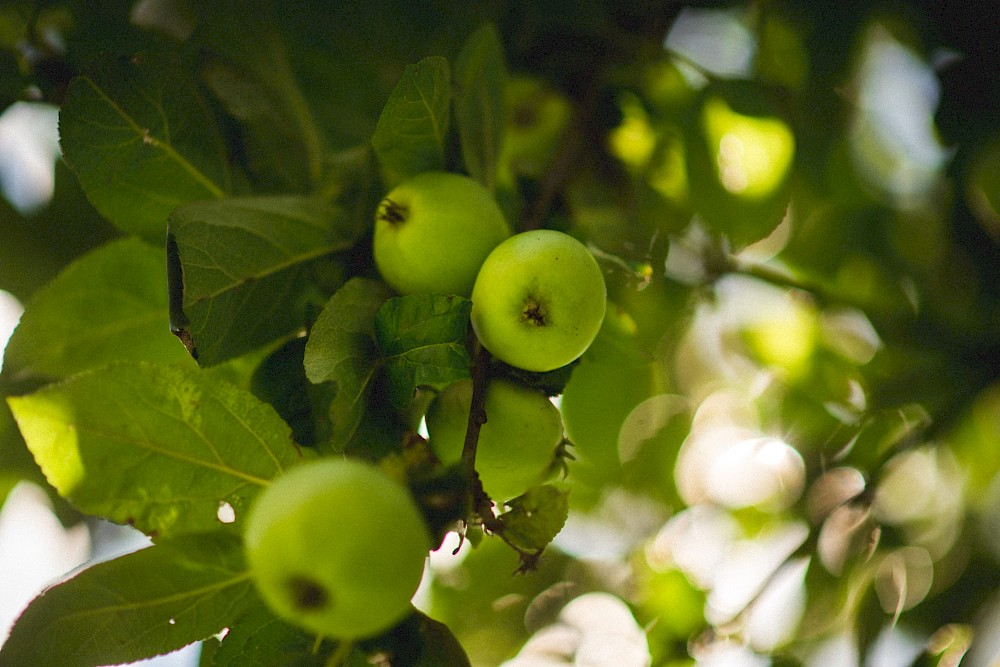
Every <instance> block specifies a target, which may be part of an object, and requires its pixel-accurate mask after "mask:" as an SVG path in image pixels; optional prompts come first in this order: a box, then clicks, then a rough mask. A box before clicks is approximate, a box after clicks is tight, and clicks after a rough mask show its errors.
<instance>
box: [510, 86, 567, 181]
mask: <svg viewBox="0 0 1000 667" xmlns="http://www.w3.org/2000/svg"><path fill="white" fill-rule="evenodd" d="M504 99H505V101H506V104H507V118H506V122H505V124H504V137H503V145H502V147H501V150H500V160H499V162H500V164H501V165H502V166H504V167H506V168H508V169H510V170H511V172H513V173H516V174H523V175H525V176H530V177H533V178H538V177H540V176H541V175H542V174H543V173H544V171H545V170H546V169H547V168H548V166H549V164H550V163H551V162H552V158H553V157H554V155H555V153H556V150H557V149H558V147H559V142H560V141H561V140H562V137H563V134H564V133H565V131H566V126H567V125H568V124H569V119H570V114H571V111H572V106H571V105H570V103H569V101H568V100H567V99H566V97H565V96H564V95H562V94H561V93H559V92H558V91H556V90H554V89H553V88H551V87H550V86H548V85H547V84H546V83H545V82H544V81H543V80H541V79H538V78H534V77H528V76H514V77H511V78H510V79H509V80H508V81H507V86H506V87H505V89H504Z"/></svg>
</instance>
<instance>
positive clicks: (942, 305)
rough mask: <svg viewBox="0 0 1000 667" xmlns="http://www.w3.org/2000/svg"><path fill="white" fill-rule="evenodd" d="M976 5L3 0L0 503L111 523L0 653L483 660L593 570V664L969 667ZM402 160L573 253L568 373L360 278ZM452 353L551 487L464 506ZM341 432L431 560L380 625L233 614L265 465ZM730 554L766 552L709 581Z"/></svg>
mask: <svg viewBox="0 0 1000 667" xmlns="http://www.w3.org/2000/svg"><path fill="white" fill-rule="evenodd" d="M994 14H995V12H994V11H988V10H987V9H986V8H985V7H980V5H979V4H977V3H975V2H972V3H961V6H957V3H940V4H937V3H923V2H909V3H908V2H896V3H868V2H834V3H811V2H798V1H795V0H768V1H762V2H727V3H702V2H693V3H686V2H668V1H666V0H628V1H625V2H602V1H600V0H585V1H583V2H572V3H570V2H507V3H497V2H485V1H482V2H480V1H473V2H468V3H462V7H461V9H460V10H459V9H456V8H455V7H453V6H451V5H449V4H448V3H441V2H430V1H423V0H421V1H417V2H405V3H403V2H385V1H381V0H373V1H371V2H365V3H352V2H344V3H330V2H295V3H281V2H274V3H267V2H264V0H245V1H238V0H218V1H213V2H205V3H201V2H195V1H193V0H142V1H141V2H121V1H114V0H10V1H8V2H5V3H4V4H3V5H2V6H0V106H2V107H3V108H7V107H9V106H10V105H13V104H14V103H15V102H20V103H25V102H27V103H34V104H50V105H55V106H57V107H58V109H59V111H58V113H59V141H60V148H61V152H62V158H61V159H60V161H59V163H58V164H57V165H56V175H55V191H54V195H53V197H52V200H51V202H50V203H49V204H47V205H46V206H45V207H44V208H42V209H41V210H38V211H32V212H30V213H24V212H20V211H17V210H15V209H14V208H13V207H11V206H10V205H8V204H7V203H5V202H0V288H2V289H4V290H6V291H8V292H10V293H12V294H14V295H15V296H17V297H18V298H19V299H20V300H22V301H23V302H24V303H25V304H26V310H25V313H24V315H23V317H22V319H21V321H20V324H19V326H18V328H17V330H16V331H15V333H14V335H13V337H12V339H11V340H10V342H9V344H8V346H7V348H6V352H5V355H4V360H3V371H2V375H0V390H2V392H3V394H4V396H5V397H6V400H5V401H3V402H0V491H2V492H3V493H4V494H6V492H7V491H8V490H9V489H10V488H11V487H12V486H13V484H14V483H16V482H17V481H19V480H30V481H34V482H36V483H39V484H41V485H43V486H45V488H47V489H48V490H49V491H50V492H51V494H52V497H53V502H54V503H55V508H56V510H57V512H58V514H59V516H60V517H61V518H62V519H63V521H64V522H66V523H67V524H69V523H74V522H77V521H81V520H83V519H84V518H85V517H100V518H104V519H107V520H110V521H112V522H115V523H119V524H128V525H131V526H133V527H134V528H135V529H137V530H139V531H141V532H142V533H144V534H145V535H147V536H148V537H149V538H150V539H151V541H152V546H149V547H148V548H145V549H142V550H140V551H137V552H135V553H132V554H129V555H125V556H121V557H119V558H116V559H113V560H110V561H106V562H102V563H99V564H96V565H93V566H91V567H88V568H86V569H84V570H82V571H80V572H78V573H76V574H75V575H73V576H71V577H68V578H66V579H65V580H64V581H62V582H61V583H58V584H56V585H54V586H52V587H51V588H49V589H48V590H47V591H46V592H45V593H44V594H43V595H41V596H39V597H38V598H36V599H35V600H34V601H33V602H32V603H31V604H30V605H29V606H28V607H27V609H25V611H24V612H23V613H22V615H21V616H20V617H19V619H18V620H17V622H16V624H15V625H14V627H13V630H12V631H11V634H10V636H9V637H8V638H7V640H6V642H5V643H4V644H3V647H2V649H0V665H2V666H3V667H8V666H23V665H40V666H50V665H51V666H56V665H58V666H60V667H63V666H69V665H81V666H86V665H104V664H115V663H123V662H130V661H136V660H140V659H142V658H146V657H149V656H154V655H158V654H162V653H166V652H169V651H172V650H175V649H178V648H181V647H183V646H185V645H188V644H191V643H194V642H203V646H202V653H201V656H202V657H201V662H202V664H203V665H206V666H220V667H221V666H226V665H249V664H254V665H279V664H281V665H290V664H295V665H324V664H335V663H337V662H340V663H342V664H349V665H364V664H391V665H394V666H397V665H399V666H402V665H422V666H430V665H452V664H454V665H462V664H469V662H470V660H471V662H473V663H474V664H484V665H485V664H499V663H500V662H502V661H504V660H510V661H511V663H510V664H512V665H516V664H517V660H518V659H516V658H515V657H514V656H515V655H516V654H517V653H518V652H519V651H521V653H522V657H524V656H527V655H528V654H530V652H531V650H532V641H533V639H532V637H533V635H534V636H536V637H538V636H541V635H535V633H536V632H538V631H544V630H545V629H546V628H552V627H558V626H559V624H560V623H562V624H563V625H564V626H565V625H566V624H567V623H571V620H567V619H571V617H572V614H571V613H570V611H571V609H575V608H578V607H573V604H574V602H576V601H582V600H587V599H593V598H587V597H586V596H585V594H588V593H590V594H592V593H598V592H599V593H607V594H612V595H614V596H616V599H617V600H618V601H619V602H620V603H625V604H627V610H628V614H630V615H631V616H630V618H632V619H634V621H633V625H634V626H635V628H641V630H637V636H638V637H639V640H638V641H639V643H640V644H641V647H642V648H641V651H640V653H641V654H642V655H643V656H645V657H644V658H642V659H640V661H639V662H636V663H635V664H656V665H666V664H678V665H679V664H690V663H691V662H692V661H694V660H697V659H702V658H705V657H706V656H709V655H712V652H713V651H723V650H730V651H737V652H739V651H742V652H743V654H746V655H752V654H759V655H761V656H765V657H770V659H772V660H773V661H774V664H789V665H795V664H815V663H811V662H810V660H813V659H816V658H815V656H817V655H822V653H821V651H822V650H828V648H829V646H831V645H833V644H832V643H831V642H835V641H837V640H842V641H843V643H842V644H840V645H841V646H847V647H849V648H847V649H845V650H847V651H848V652H853V653H854V654H855V655H857V656H861V657H864V656H868V655H871V652H872V651H874V650H876V649H875V648H874V647H876V646H878V645H879V644H878V642H879V640H880V639H884V638H886V637H897V638H898V637H905V638H907V641H908V642H909V644H908V645H909V646H911V647H913V648H912V656H913V659H914V660H917V661H919V662H920V664H941V665H944V664H949V665H951V664H956V663H955V660H956V659H960V658H961V657H962V656H963V655H964V654H967V655H968V656H970V660H978V661H979V662H976V663H975V664H988V663H989V662H990V661H991V660H993V659H994V658H995V653H996V652H997V648H996V644H995V642H994V643H991V637H995V636H997V634H998V629H997V626H998V624H997V623H996V620H995V619H996V609H997V608H998V604H1000V595H998V593H1000V567H998V566H1000V540H998V539H997V536H996V534H997V531H996V526H997V525H1000V523H998V522H1000V504H998V503H997V494H996V490H997V479H1000V477H998V473H1000V389H998V388H1000V383H998V380H1000V271H998V267H1000V177H998V173H1000V120H998V119H1000V106H998V100H1000V86H998V80H997V72H1000V66H998V63H997V61H996V53H995V52H994V51H993V50H992V49H993V47H994V45H995V44H996V43H997V39H998V38H1000V35H998V34H997V30H996V27H995V26H996V21H995V20H994V19H995V16H994ZM720 26H721V27H720ZM990 26H994V27H992V28H991V27H990ZM989 30H992V39H990V38H989V35H990V33H989ZM977 31H986V33H987V34H986V36H985V37H984V36H983V35H980V34H979V33H978V32H977ZM692 35H694V36H698V35H708V41H707V43H708V44H709V48H708V49H705V48H704V43H705V41H702V45H703V48H701V49H700V50H699V49H698V48H696V45H697V42H698V40H697V39H692V38H691V36H692ZM693 44H694V45H695V46H692V45H693ZM727 56H728V59H727ZM932 66H933V67H936V69H933V68H932ZM894 111H895V113H893V112H894ZM901 119H902V120H901ZM914 119H916V120H914ZM426 171H450V172H455V173H462V174H467V175H469V176H471V177H472V178H474V179H476V180H477V181H479V182H480V183H481V184H483V185H484V186H485V187H486V188H487V189H488V190H489V191H490V192H491V193H493V196H494V197H495V198H496V200H497V202H498V203H499V204H500V206H501V208H502V210H503V211H504V214H505V216H506V217H507V219H508V221H509V222H510V224H511V226H512V228H513V229H514V230H515V231H525V230H529V229H538V228H550V229H557V230H561V231H565V232H568V233H570V234H572V235H573V236H575V237H576V238H578V239H580V240H581V241H583V242H584V243H585V244H586V245H587V247H588V248H589V249H590V251H591V252H592V253H593V255H594V256H595V257H596V258H597V260H598V261H599V263H600V266H601V268H602V271H603V274H604V277H605V282H606V284H607V287H608V296H609V308H608V314H607V316H606V318H605V322H604V326H603V328H602V329H601V333H600V334H599V335H598V338H597V339H596V341H595V342H594V343H593V345H592V346H591V347H590V348H589V349H588V350H587V352H586V353H585V354H584V356H583V357H582V358H581V359H580V360H578V361H576V362H574V363H572V364H570V365H569V366H567V367H565V368H560V369H557V370H556V371H552V372H549V373H542V374H538V373H528V372H525V371H521V370H519V369H516V368H513V367H510V366H506V365H504V364H502V363H499V362H496V361H495V360H491V359H490V358H489V356H488V355H485V354H482V353H480V352H479V351H478V347H477V346H476V343H475V341H474V339H473V337H472V335H471V332H470V327H469V313H470V309H471V302H470V301H469V300H468V299H466V298H463V297H460V296H456V295H448V294H424V295H410V296H406V297H400V296H398V295H396V294H394V293H393V292H392V290H391V289H390V288H389V287H388V286H387V285H386V284H385V283H384V282H383V281H382V280H381V278H380V276H379V274H378V272H377V270H376V268H375V265H374V262H373V259H372V255H371V236H372V229H373V221H374V213H375V208H376V206H377V204H378V202H379V200H380V199H381V197H382V196H384V194H385V193H386V192H387V191H388V190H389V189H391V188H392V187H394V186H395V185H396V184H398V183H399V182H401V181H403V180H405V179H406V178H407V177H409V176H413V175H415V174H419V173H422V172H426ZM490 378H505V379H507V380H510V381H513V382H517V383H520V384H524V385H529V386H533V387H540V388H543V389H544V390H545V391H546V392H547V393H548V394H549V395H550V396H553V397H558V404H559V405H560V410H561V414H562V419H563V425H564V429H565V435H566V436H567V439H566V441H565V442H564V443H563V444H562V445H561V447H560V452H559V455H560V458H561V465H560V466H559V467H561V468H562V469H563V472H564V473H565V474H563V475H561V476H560V475H557V476H555V477H553V478H552V480H551V482H550V483H548V484H544V485H541V486H538V487H534V488H532V489H526V490H525V491H526V492H525V494H524V495H522V496H520V497H517V498H514V499H512V500H510V501H508V502H507V503H506V504H504V505H503V506H498V507H491V505H490V502H489V498H487V497H485V496H484V494H483V493H482V490H481V489H477V488H476V486H475V484H474V483H470V478H469V476H468V475H467V474H465V473H466V472H468V471H467V470H466V469H465V468H463V467H462V466H457V467H444V466H443V465H441V464H440V462H437V461H436V460H435V458H434V456H433V454H432V453H431V450H430V449H429V448H428V446H427V443H426V441H425V439H424V437H422V436H421V435H420V429H419V427H420V422H421V418H422V416H423V415H424V413H425V412H426V411H427V408H428V406H429V405H430V402H431V400H432V399H433V396H434V395H435V394H436V393H437V392H439V391H441V390H443V389H444V388H445V387H447V386H449V385H450V384H452V383H454V382H456V381H462V380H469V379H472V380H473V382H474V383H475V384H476V386H478V387H480V391H479V400H478V406H477V399H476V394H474V397H473V401H472V412H473V415H472V417H473V419H472V420H471V422H475V421H476V417H477V414H476V413H477V410H478V411H479V412H481V411H482V400H481V398H482V396H481V394H482V391H481V388H482V386H483V385H484V384H485V383H486V382H487V381H488V380H489V379H490ZM470 433H472V434H474V433H475V428H472V429H470ZM345 455H346V456H350V457H358V458H362V459H367V460H369V461H373V462H377V463H378V464H379V465H380V467H381V468H382V469H383V470H384V471H386V472H387V474H389V475H391V476H394V477H395V478H396V479H398V480H400V481H401V482H404V483H406V484H408V485H409V488H410V490H411V491H412V493H413V496H414V498H415V499H416V500H417V501H418V503H419V504H420V505H421V507H422V509H423V510H424V514H425V516H426V517H427V519H428V522H429V525H431V527H432V530H433V532H434V536H435V539H436V540H438V541H440V540H442V539H444V538H445V536H446V535H448V534H450V533H454V532H455V531H459V532H461V534H462V536H463V540H464V542H465V545H464V546H463V550H464V551H463V553H464V555H462V556H454V557H453V556H450V551H451V550H452V549H454V543H451V542H449V544H450V545H451V546H445V547H442V548H441V549H438V553H437V554H436V557H435V562H442V561H443V562H446V563H449V564H448V565H446V566H437V569H435V566H432V567H431V568H430V570H431V573H432V574H431V576H430V578H429V584H428V589H427V591H426V593H422V594H421V595H422V597H421V600H420V601H418V602H419V606H420V608H421V610H422V611H417V610H414V611H413V613H412V615H411V616H410V617H409V618H407V619H406V620H405V621H403V622H402V623H400V624H399V625H398V626H397V627H394V628H392V629H390V630H388V631H386V632H385V633H384V634H382V635H381V636H378V637H372V638H370V639H366V640H364V641H362V642H359V643H357V644H356V645H353V646H345V645H344V644H341V643H338V642H337V641H336V640H335V639H331V638H324V637H314V636H311V635H309V634H308V633H306V632H304V631H302V630H299V629H298V628H296V627H294V626H293V625H288V624H286V623H284V622H282V621H280V620H278V619H277V617H275V616H274V615H273V613H272V612H271V611H270V610H269V609H268V608H267V607H266V606H265V605H264V603H263V602H262V601H261V600H260V598H259V597H258V596H257V593H256V592H255V589H254V586H253V583H252V578H251V573H250V572H249V571H248V567H247V565H246V562H245V559H244V557H243V550H242V540H241V535H242V531H243V528H244V522H245V515H246V511H247V509H248V507H249V506H250V504H251V503H252V502H253V499H254V497H255V496H256V495H257V494H258V493H259V492H260V491H261V489H263V488H265V487H266V486H267V485H268V484H269V483H270V481H271V480H273V479H275V478H276V477H277V476H279V475H280V474H281V473H282V472H283V471H284V470H286V469H287V468H289V467H291V466H295V465H297V464H298V463H300V462H302V461H304V460H308V459H312V458H317V457H324V456H345ZM465 463H468V461H466V462H465ZM369 529H370V530H372V531H391V530H392V529H393V528H392V525H391V524H390V525H382V526H371V527H370V528H369ZM699 536H700V537H699ZM470 545H471V547H470ZM751 553H755V554H760V553H765V554H767V557H764V558H758V560H757V561H755V562H756V563H757V566H756V568H755V569H752V570H750V571H742V573H741V574H738V575H737V574H734V572H740V571H738V570H737V569H736V568H735V566H734V563H738V562H746V561H748V560H750V556H749V555H748V554H751ZM741 554H742V555H741ZM437 556H440V557H441V559H437ZM448 558H452V559H453V560H452V561H447V559H448ZM515 571H516V572H518V574H517V575H516V576H515V575H514V572H515ZM748 582H749V583H748ZM789 590H790V591H792V593H791V594H788V591H789ZM781 591H785V594H786V597H785V598H781V597H780V593H781ZM0 594H2V592H0ZM600 599H602V600H605V602H606V601H607V600H606V598H600ZM571 600H573V601H574V602H570V601H571ZM775 600H779V601H780V603H775V602H774V601H775ZM768 603H770V607H768ZM768 608H770V609H771V610H772V612H768ZM775 608H781V609H782V610H784V611H785V612H786V613H785V614H784V615H783V616H782V615H780V614H778V615H774V613H773V609H775ZM789 610H790V611H789ZM991 610H992V613H993V616H991V614H990V612H991ZM768 613H771V614H772V616H771V617H769V616H768V615H767V614H768ZM779 617H780V618H783V619H784V621H780V622H779V620H776V619H778V618H779ZM991 618H992V619H993V620H992V621H991ZM761 619H764V620H761ZM789 619H790V620H789ZM577 620H579V619H577ZM608 622H609V623H610V621H608ZM782 623H784V625H783V626H782ZM779 626H780V627H784V628H785V629H784V631H783V632H780V633H778V634H775V633H773V632H772V633H770V634H769V633H768V632H766V631H764V630H763V629H762V628H765V629H766V628H774V627H779ZM573 627H577V626H573ZM626 634H627V633H626ZM621 636H623V635H619V638H620V637H621ZM43 637H44V639H42V638H43ZM587 646H590V649H592V648H593V645H587V644H586V642H585V641H584V640H580V642H578V644H572V643H571V645H569V646H563V647H562V649H560V650H562V651H563V654H564V655H565V656H567V660H569V659H572V656H573V655H574V653H577V654H581V655H582V653H583V652H584V651H585V650H590V649H587V648H586V647H587ZM991 647H992V648H991ZM977 651H978V653H977ZM990 651H993V653H990ZM622 655H624V654H622ZM525 659H526V658H525ZM581 660H582V658H581ZM380 661H381V662H380ZM616 664H618V663H616ZM622 664H625V663H622ZM630 664H631V663H630Z"/></svg>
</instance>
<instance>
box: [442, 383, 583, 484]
mask: <svg viewBox="0 0 1000 667" xmlns="http://www.w3.org/2000/svg"><path fill="white" fill-rule="evenodd" d="M471 405H472V382H471V381H469V380H461V381H459V382H454V383H452V384H450V385H448V386H447V387H446V388H445V389H444V391H442V392H441V393H440V394H439V395H438V397H437V398H436V399H435V400H434V403H432V404H431V407H430V410H429V411H428V412H427V432H428V435H429V436H430V446H431V449H432V450H433V451H434V454H435V456H437V457H438V459H440V460H441V462H442V463H445V464H452V463H457V462H458V461H460V460H461V458H462V449H463V447H464V445H465V430H466V426H467V424H468V422H469V410H470V408H471ZM485 409H486V423H485V424H483V426H482V428H481V430H480V431H479V444H478V445H477V447H476V471H477V472H478V473H479V479H480V480H481V481H482V483H483V488H484V489H485V490H486V493H488V494H489V495H490V497H491V498H493V499H494V500H498V501H504V500H509V499H511V498H515V497H517V496H519V495H521V494H522V493H524V492H525V491H527V490H528V489H529V488H531V487H532V486H535V485H537V484H541V483H542V482H544V481H545V480H546V479H547V477H548V476H549V474H550V473H551V472H552V469H553V465H552V464H553V463H554V461H555V452H556V448H557V447H558V446H559V444H560V443H561V442H562V437H563V428H562V418H561V417H560V415H559V410H558V409H557V408H556V406H554V405H552V401H550V400H549V399H548V397H546V396H545V394H543V393H542V392H540V391H537V390H535V389H532V388H530V387H525V386H522V385H519V384H515V383H513V382H508V381H506V380H498V379H497V380H493V381H492V382H491V383H490V385H489V386H488V387H487V389H486V401H485Z"/></svg>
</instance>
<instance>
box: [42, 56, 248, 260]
mask: <svg viewBox="0 0 1000 667" xmlns="http://www.w3.org/2000/svg"><path fill="white" fill-rule="evenodd" d="M59 134H60V142H61V144H62V149H63V157H64V158H65V159H66V161H67V162H68V163H69V164H70V166H71V167H72V168H73V171H74V172H76V175H77V177H78V178H79V179H80V183H81V185H82V186H83V190H84V192H86V193H87V197H88V198H89V199H90V201H91V202H93V204H94V206H95V207H96V208H97V210H99V211H100V212H101V213H102V214H103V215H104V216H106V217H107V218H108V219H109V220H111V221H112V222H113V223H115V225H117V226H118V227H120V228H121V229H123V230H125V231H126V232H129V233H132V234H137V235H140V236H143V237H144V238H146V239H148V240H150V241H152V242H154V243H162V242H163V235H164V231H165V229H166V223H167V215H169V214H170V212H171V211H172V210H173V209H174V208H175V207H176V206H178V205H179V204H183V203H185V202H190V201H195V200H200V199H214V198H218V197H222V196H224V195H225V194H226V193H227V191H229V189H230V187H231V186H230V172H229V162H228V159H227V157H226V153H225V146H224V145H223V140H222V135H221V133H220V131H219V129H218V127H217V125H216V123H215V118H214V116H213V114H212V112H211V110H210V108H209V107H208V104H207V103H206V102H205V100H204V98H203V97H202V95H201V93H200V91H199V89H198V86H197V83H196V82H195V80H194V78H193V77H191V76H190V75H189V74H188V72H187V71H186V70H185V68H184V67H183V66H182V65H181V64H180V63H179V62H178V61H176V60H174V59H171V58H166V57H160V56H156V55H153V54H142V55H138V56H134V57H132V58H115V57H108V58H105V59H104V60H101V61H99V62H98V63H96V64H95V65H94V66H93V67H92V68H91V69H90V70H89V71H88V73H86V74H84V75H82V76H80V77H78V78H76V79H74V81H73V82H72V83H71V84H70V87H69V90H68V91H67V92H66V102H65V104H63V106H62V109H61V111H60V113H59Z"/></svg>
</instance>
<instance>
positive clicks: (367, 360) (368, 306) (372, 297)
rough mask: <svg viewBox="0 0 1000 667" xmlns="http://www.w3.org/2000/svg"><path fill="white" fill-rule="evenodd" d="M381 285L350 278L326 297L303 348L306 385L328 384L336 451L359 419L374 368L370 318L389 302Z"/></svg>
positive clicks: (376, 364) (372, 320)
mask: <svg viewBox="0 0 1000 667" xmlns="http://www.w3.org/2000/svg"><path fill="white" fill-rule="evenodd" d="M389 294H390V292H389V288H388V287H386V286H385V284H383V283H380V282H376V281H374V280H367V279H364V278H352V279H351V280H349V281H347V282H346V283H345V284H344V286H343V287H341V288H340V289H339V290H337V292H336V293H335V294H334V295H333V297H331V298H330V301H329V302H328V303H327V304H326V307H325V308H324V309H323V312H321V313H320V314H319V317H318V318H316V322H315V324H313V327H312V331H311V332H310V334H309V341H308V342H307V343H306V351H305V360H304V364H305V368H306V377H308V378H309V381H310V382H314V383H317V384H318V383H320V382H333V383H334V384H336V385H337V393H336V395H335V396H334V399H333V403H332V404H331V406H330V421H331V422H332V441H333V444H334V445H335V446H342V445H343V444H345V443H346V442H347V441H348V440H350V438H351V436H352V435H353V434H354V431H355V430H356V429H357V428H358V425H359V424H360V423H361V418H362V417H363V416H364V411H365V404H366V402H367V397H368V394H369V392H370V391H371V383H372V380H373V379H374V377H375V373H376V371H377V370H378V368H379V357H378V350H377V349H376V347H375V341H374V340H373V339H374V335H375V314H376V313H377V312H378V310H379V308H380V307H381V306H382V304H383V303H384V302H385V300H386V299H388V298H389Z"/></svg>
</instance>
